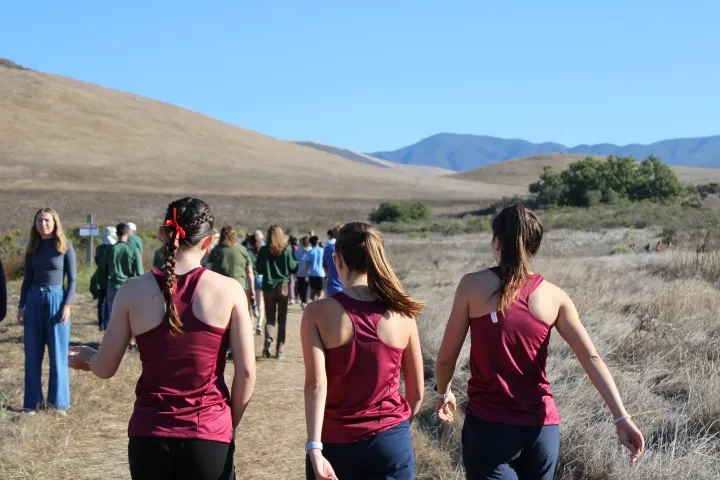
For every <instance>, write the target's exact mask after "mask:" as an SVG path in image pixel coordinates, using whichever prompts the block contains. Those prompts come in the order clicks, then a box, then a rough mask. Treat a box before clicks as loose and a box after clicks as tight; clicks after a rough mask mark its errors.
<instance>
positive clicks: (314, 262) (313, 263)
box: [303, 237, 325, 302]
mask: <svg viewBox="0 0 720 480" xmlns="http://www.w3.org/2000/svg"><path fill="white" fill-rule="evenodd" d="M319 242H320V239H318V237H311V238H310V250H309V251H308V252H307V253H306V254H305V259H304V262H303V263H305V268H306V269H307V272H308V284H309V286H310V301H313V302H314V301H315V300H318V299H319V298H322V293H323V288H324V287H325V268H324V267H323V261H324V260H323V255H324V250H323V249H322V248H320V246H319V245H318V243H319Z"/></svg>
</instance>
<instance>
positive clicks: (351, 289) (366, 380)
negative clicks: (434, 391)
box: [301, 223, 423, 480]
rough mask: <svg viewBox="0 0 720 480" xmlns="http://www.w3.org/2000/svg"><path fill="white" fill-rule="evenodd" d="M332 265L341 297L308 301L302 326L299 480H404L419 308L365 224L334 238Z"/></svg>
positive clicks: (414, 399)
mask: <svg viewBox="0 0 720 480" xmlns="http://www.w3.org/2000/svg"><path fill="white" fill-rule="evenodd" d="M334 262H335V265H336V267H337V271H338V275H339V277H340V280H342V282H343V285H344V286H345V289H344V290H343V291H342V292H339V293H336V294H335V295H333V296H332V297H329V298H325V299H322V300H318V301H316V302H312V303H310V304H309V305H308V306H307V307H306V308H305V312H304V314H303V319H302V326H301V334H302V344H303V357H304V359H305V416H306V422H307V432H308V438H307V443H306V445H305V451H306V452H307V460H306V476H307V478H308V479H319V480H324V479H334V478H340V479H342V480H353V479H364V478H373V479H384V478H386V479H396V480H406V479H412V478H414V472H415V456H414V453H413V447H412V440H411V439H410V423H409V421H410V419H411V418H412V417H413V416H414V415H415V414H416V413H417V412H418V410H419V408H420V403H421V402H422V394H423V365H422V355H421V352H420V341H419V338H418V331H417V325H416V323H415V317H416V316H417V315H418V314H419V313H420V310H421V309H422V304H421V303H419V302H417V301H415V300H413V299H412V298H411V297H410V296H409V295H407V294H406V293H405V291H404V290H403V288H402V286H401V285H400V282H399V280H398V279H397V277H396V276H395V274H394V273H393V271H392V269H391V268H390V265H388V263H387V261H386V260H385V253H384V250H383V241H382V236H381V234H380V232H379V231H378V230H376V229H374V228H373V227H372V226H370V225H368V224H366V223H349V224H347V225H345V226H344V227H343V228H342V230H340V234H339V235H338V238H337V243H336V245H335V256H334ZM401 369H402V372H403V376H404V378H405V397H403V396H402V395H400V392H399V388H400V370H401Z"/></svg>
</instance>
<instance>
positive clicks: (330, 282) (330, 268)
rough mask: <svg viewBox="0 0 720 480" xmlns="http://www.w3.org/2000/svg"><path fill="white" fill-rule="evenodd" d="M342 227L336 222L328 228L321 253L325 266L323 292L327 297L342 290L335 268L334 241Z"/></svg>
mask: <svg viewBox="0 0 720 480" xmlns="http://www.w3.org/2000/svg"><path fill="white" fill-rule="evenodd" d="M341 228H342V225H341V224H339V223H338V224H336V225H335V226H334V227H333V228H332V229H330V230H328V232H327V235H328V242H327V244H325V247H324V253H323V266H324V268H325V277H326V286H325V293H326V294H327V296H328V297H332V296H333V295H335V294H336V293H338V292H342V290H343V283H342V280H340V277H339V276H338V273H337V268H335V261H334V258H335V242H336V239H337V236H338V232H339V231H340V229H341Z"/></svg>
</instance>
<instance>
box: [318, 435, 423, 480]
mask: <svg viewBox="0 0 720 480" xmlns="http://www.w3.org/2000/svg"><path fill="white" fill-rule="evenodd" d="M323 456H324V457H325V458H326V459H327V460H328V462H330V465H332V467H333V470H335V475H336V476H337V477H338V478H339V479H341V480H360V479H370V478H372V479H373V480H413V479H414V478H415V451H414V450H413V445H412V438H410V422H408V421H405V422H402V423H401V424H399V425H398V426H397V427H394V428H391V429H390V430H386V431H384V432H382V433H379V434H377V435H374V436H372V437H368V438H366V439H364V440H360V441H358V442H355V443H325V444H323ZM305 478H307V479H308V480H315V473H314V472H313V468H312V463H310V457H307V456H306V457H305Z"/></svg>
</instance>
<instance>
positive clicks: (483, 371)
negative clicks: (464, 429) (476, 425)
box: [467, 267, 560, 426]
mask: <svg viewBox="0 0 720 480" xmlns="http://www.w3.org/2000/svg"><path fill="white" fill-rule="evenodd" d="M491 271H492V272H493V273H495V274H496V275H497V276H498V277H500V278H502V277H501V275H502V273H501V270H500V269H499V268H498V267H495V268H492V269H491ZM542 282H543V277H542V276H540V275H537V274H536V275H533V276H532V277H530V279H529V280H528V282H527V283H526V284H525V285H524V286H523V288H522V289H521V291H520V295H519V296H518V298H517V300H516V301H515V302H514V303H513V304H512V305H510V307H508V308H507V309H506V311H505V313H504V314H502V313H500V312H493V313H492V314H490V315H485V316H482V317H479V318H471V319H470V381H469V382H468V397H469V402H468V407H467V413H468V414H469V415H472V416H473V417H476V418H478V419H480V420H482V421H485V422H493V423H507V424H512V425H522V426H543V425H558V424H559V423H560V416H559V414H558V411H557V408H556V406H555V402H554V400H553V395H552V392H551V390H550V382H548V379H547V375H546V373H545V364H546V362H547V354H548V344H549V342H550V331H551V327H550V326H549V325H548V324H547V323H545V322H543V321H542V320H540V319H538V318H537V317H535V315H533V313H532V312H531V311H530V306H529V304H528V301H529V297H530V294H531V293H532V292H533V291H535V289H536V288H537V287H538V286H539V285H540V284H541V283H542Z"/></svg>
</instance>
